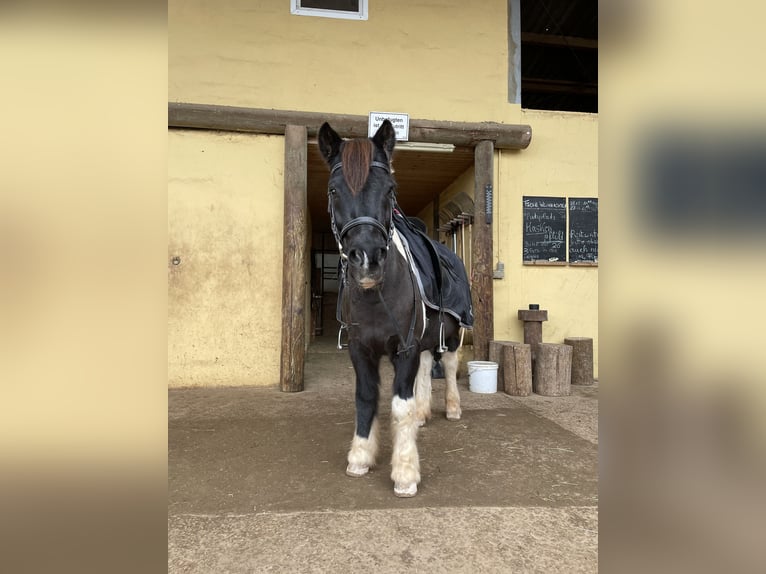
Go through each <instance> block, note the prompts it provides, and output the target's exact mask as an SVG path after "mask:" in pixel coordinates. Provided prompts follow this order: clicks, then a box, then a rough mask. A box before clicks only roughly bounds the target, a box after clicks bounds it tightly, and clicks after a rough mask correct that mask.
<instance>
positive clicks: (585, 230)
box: [569, 197, 598, 263]
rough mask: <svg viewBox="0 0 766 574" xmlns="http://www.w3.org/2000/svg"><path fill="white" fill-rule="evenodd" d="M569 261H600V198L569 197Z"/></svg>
mask: <svg viewBox="0 0 766 574" xmlns="http://www.w3.org/2000/svg"><path fill="white" fill-rule="evenodd" d="M569 262H570V263H584V262H592V263H598V198H595V197H570V198H569Z"/></svg>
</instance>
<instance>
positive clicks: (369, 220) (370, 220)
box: [327, 161, 394, 271]
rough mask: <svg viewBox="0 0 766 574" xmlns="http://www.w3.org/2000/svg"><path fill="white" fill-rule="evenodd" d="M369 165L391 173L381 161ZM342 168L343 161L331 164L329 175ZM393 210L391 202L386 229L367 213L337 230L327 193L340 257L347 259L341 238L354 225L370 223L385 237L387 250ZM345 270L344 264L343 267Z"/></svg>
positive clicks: (391, 231)
mask: <svg viewBox="0 0 766 574" xmlns="http://www.w3.org/2000/svg"><path fill="white" fill-rule="evenodd" d="M370 167H379V168H381V169H385V170H386V172H387V173H389V174H390V173H391V168H390V167H389V166H388V164H385V163H383V162H381V161H373V162H371V163H370ZM342 168H343V162H341V161H339V162H338V163H336V164H335V165H334V166H332V169H331V170H330V175H332V174H334V173H335V172H336V171H338V170H339V169H342ZM393 211H394V204H393V202H392V203H391V214H390V215H391V217H389V221H390V223H389V226H388V229H386V227H385V226H384V225H383V224H382V223H381V222H380V221H378V220H377V219H375V218H374V217H370V216H369V215H363V216H361V217H355V218H354V219H352V220H351V221H349V222H348V223H346V225H344V226H343V227H342V228H341V230H340V232H338V227H337V225H336V223H335V206H334V205H333V202H332V196H331V195H330V193H329V192H328V193H327V212H328V213H329V214H330V227H331V228H332V234H333V235H334V236H335V241H336V242H337V243H338V251H339V252H340V257H341V259H342V260H343V261H344V263H345V261H346V259H348V255H347V254H346V253H344V251H343V238H344V237H345V236H346V234H347V233H348V232H349V231H351V230H352V229H353V228H354V227H359V226H360V225H372V226H373V227H374V228H375V229H377V230H378V231H380V232H381V233H382V234H383V237H385V238H386V251H388V248H389V247H390V245H391V237H392V236H393V234H394V218H393ZM343 270H344V271H345V266H344V269H343Z"/></svg>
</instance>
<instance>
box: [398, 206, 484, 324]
mask: <svg viewBox="0 0 766 574" xmlns="http://www.w3.org/2000/svg"><path fill="white" fill-rule="evenodd" d="M394 227H395V228H396V231H397V232H398V234H399V237H400V238H401V240H402V242H403V243H404V244H405V245H406V247H407V250H408V251H409V253H410V255H411V264H412V265H413V269H414V271H415V277H416V280H417V283H418V288H419V289H420V294H421V295H422V297H423V300H424V301H425V303H426V305H428V306H429V307H430V308H431V309H434V310H436V311H438V310H439V286H440V285H441V304H442V308H443V309H444V312H445V313H449V314H450V315H452V316H453V317H454V318H455V319H457V320H458V321H459V322H460V326H461V327H465V328H466V329H471V328H472V327H473V308H472V306H471V286H470V283H469V282H468V276H467V275H466V272H465V267H464V265H463V262H462V261H461V260H460V258H459V257H458V256H457V255H456V254H455V253H453V252H452V251H451V250H450V249H448V248H447V247H446V246H444V245H442V244H441V243H438V242H436V241H433V240H431V239H430V238H428V237H427V236H426V235H425V234H423V233H422V232H421V231H419V230H418V229H417V228H416V227H415V226H414V225H413V224H412V223H411V222H410V221H409V220H408V219H407V218H406V217H405V216H404V215H402V214H401V213H400V212H398V211H396V212H395V213H394ZM435 257H436V258H438V263H437V261H435V259H434V258H435ZM439 268H441V269H439ZM440 271H441V273H440ZM439 273H440V275H437V274H439Z"/></svg>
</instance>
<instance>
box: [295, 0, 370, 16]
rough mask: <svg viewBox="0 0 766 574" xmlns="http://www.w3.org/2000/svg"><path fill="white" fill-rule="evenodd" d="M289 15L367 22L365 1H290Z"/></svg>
mask: <svg viewBox="0 0 766 574" xmlns="http://www.w3.org/2000/svg"><path fill="white" fill-rule="evenodd" d="M290 13H291V14H297V15H299V16H319V17H320V18H345V19H347V20H367V0H290Z"/></svg>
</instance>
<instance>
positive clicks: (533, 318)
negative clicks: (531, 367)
mask: <svg viewBox="0 0 766 574" xmlns="http://www.w3.org/2000/svg"><path fill="white" fill-rule="evenodd" d="M518 318H519V321H524V342H525V343H527V344H528V345H531V346H532V362H534V360H535V357H536V356H537V345H539V344H540V343H542V342H543V321H547V320H548V311H546V310H544V309H519V311H518Z"/></svg>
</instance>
